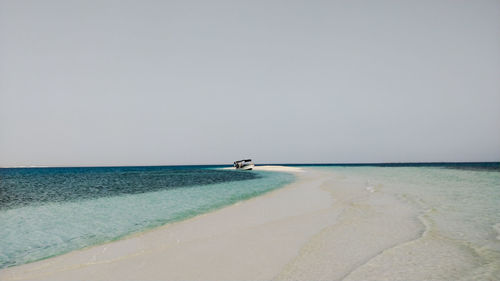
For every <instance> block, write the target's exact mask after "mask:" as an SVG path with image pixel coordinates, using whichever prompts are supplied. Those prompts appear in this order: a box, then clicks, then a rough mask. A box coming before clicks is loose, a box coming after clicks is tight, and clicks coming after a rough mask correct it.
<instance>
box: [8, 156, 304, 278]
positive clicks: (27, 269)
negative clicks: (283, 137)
mask: <svg viewBox="0 0 500 281" xmlns="http://www.w3.org/2000/svg"><path fill="white" fill-rule="evenodd" d="M220 169H234V168H232V167H223V168H220ZM255 170H257V171H273V172H286V173H292V174H298V173H301V172H302V169H301V168H297V167H285V166H269V165H262V166H256V167H255ZM297 181H298V180H297V178H296V180H295V181H294V182H292V183H290V184H287V185H285V186H282V187H279V188H277V189H274V190H271V191H268V192H266V193H264V194H261V195H258V196H256V197H251V198H248V199H244V200H242V201H238V202H236V203H233V204H231V205H228V206H224V207H222V208H217V209H215V210H212V211H209V212H208V213H203V214H198V215H195V216H193V217H190V218H187V219H185V220H180V221H174V222H170V223H167V224H165V225H161V226H157V227H154V228H150V229H145V230H144V231H140V232H136V233H131V234H128V235H125V236H123V237H120V238H117V239H116V240H112V241H109V242H106V243H103V244H98V245H92V246H89V247H85V248H82V249H78V250H74V251H71V252H67V253H63V254H60V255H56V256H52V257H48V258H45V259H41V260H38V261H34V262H30V263H27V264H22V265H18V266H13V267H7V268H3V269H0V279H1V280H4V278H7V279H6V280H24V279H25V277H26V278H28V279H29V280H32V279H33V278H35V279H39V278H38V277H34V276H32V273H33V272H34V271H37V270H38V269H39V268H45V267H46V266H48V265H52V264H54V263H58V262H59V261H60V260H63V259H66V258H67V257H68V256H71V258H72V257H73V256H80V255H82V256H85V255H86V253H87V252H93V251H95V249H96V248H99V250H102V249H107V247H108V245H113V244H116V243H118V244H122V243H123V244H127V243H126V242H125V241H128V240H135V239H139V240H141V239H143V238H142V237H143V236H147V235H149V234H150V233H153V232H159V231H165V230H166V229H168V228H171V227H174V226H176V225H177V224H186V223H187V224H189V223H190V222H191V221H193V220H198V219H200V218H203V217H205V216H207V215H211V214H214V213H217V212H219V211H222V210H225V209H228V208H232V207H234V206H238V205H240V204H242V203H246V202H250V201H252V200H255V199H258V198H261V197H266V196H269V195H270V194H273V193H275V192H279V191H280V190H282V189H286V188H288V187H289V186H290V185H293V184H294V183H295V182H297ZM121 246H122V245H119V247H121ZM125 247H128V246H125ZM127 250H132V249H126V250H125V252H127ZM106 251H107V250H103V252H106ZM119 252H121V251H119ZM118 255H120V254H118ZM94 257H96V256H93V257H92V259H90V260H87V261H84V260H81V262H82V263H81V264H79V265H77V264H74V265H73V266H69V268H80V267H85V266H88V265H91V264H95V263H99V262H97V261H96V259H95V258H94ZM75 260H80V259H79V258H78V257H77V258H76V259H75ZM77 263H78V262H77ZM63 268H64V269H62V271H66V269H67V268H68V267H67V266H63ZM60 271H61V270H60V269H56V270H55V272H60ZM47 274H48V273H47V272H44V273H41V275H40V278H42V279H43V277H41V276H46V275H47ZM36 275H37V276H38V274H36ZM29 276H31V277H29ZM69 278H70V279H71V278H77V279H78V278H79V277H77V276H73V277H69ZM111 278H112V277H111ZM50 279H52V278H50ZM63 279H64V278H63ZM112 279H113V278H112ZM139 279H140V278H139Z"/></svg>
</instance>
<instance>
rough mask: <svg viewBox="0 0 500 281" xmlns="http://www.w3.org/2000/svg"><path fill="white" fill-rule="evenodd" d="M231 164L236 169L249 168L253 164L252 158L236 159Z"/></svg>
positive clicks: (251, 167)
mask: <svg viewBox="0 0 500 281" xmlns="http://www.w3.org/2000/svg"><path fill="white" fill-rule="evenodd" d="M233 166H234V167H235V168H236V170H251V169H253V167H255V165H254V164H253V162H252V159H243V160H238V161H234V164H233Z"/></svg>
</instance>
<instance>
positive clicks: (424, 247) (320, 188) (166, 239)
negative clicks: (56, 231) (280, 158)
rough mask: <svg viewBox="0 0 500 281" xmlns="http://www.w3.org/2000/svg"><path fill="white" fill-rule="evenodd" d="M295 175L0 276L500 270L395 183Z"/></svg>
mask: <svg viewBox="0 0 500 281" xmlns="http://www.w3.org/2000/svg"><path fill="white" fill-rule="evenodd" d="M289 168H290V167H276V166H273V167H267V168H266V167H262V166H258V168H256V170H258V169H274V170H276V169H277V170H281V171H285V170H287V171H288V172H292V173H294V174H295V175H296V180H295V181H294V182H292V183H290V184H288V185H286V186H284V187H282V188H278V189H275V190H273V191H270V192H267V193H265V194H263V195H260V196H257V197H253V198H250V199H248V200H244V201H240V202H237V203H235V204H232V205H229V206H226V207H224V208H221V209H218V210H215V211H212V212H209V213H205V214H201V215H197V216H195V217H192V218H190V219H187V220H183V221H179V222H175V223H171V224H167V225H164V226H160V227H158V228H155V229H151V230H148V231H145V232H141V233H137V234H134V235H131V236H130V237H126V238H124V239H122V240H118V241H114V242H110V243H106V244H103V245H98V246H93V247H91V248H86V249H82V250H77V251H73V252H70V253H68V254H64V255H61V256H57V257H53V258H49V259H46V260H42V261H38V262H34V263H30V264H25V265H20V266H16V267H11V268H6V269H3V270H1V271H0V279H1V280H75V279H78V280H81V279H91V280H95V279H99V280H381V279H391V280H458V279H460V278H462V277H463V276H475V275H473V273H470V272H474V270H483V269H484V267H483V266H484V265H486V267H487V266H488V264H490V263H491V264H492V266H495V264H496V263H495V262H494V261H495V259H496V256H495V255H493V256H488V255H485V256H481V257H480V256H478V255H477V253H474V249H473V248H470V247H467V245H464V244H463V243H457V242H460V241H454V240H452V239H449V238H446V237H444V236H442V235H441V234H440V233H439V232H438V230H437V229H435V228H434V226H433V224H434V223H433V222H432V220H430V218H429V217H428V214H430V213H429V212H432V208H429V206H427V205H425V204H423V205H422V202H420V201H418V197H417V198H415V197H411V196H407V195H406V194H405V193H400V192H402V191H401V190H404V189H400V188H394V186H393V185H391V183H390V182H389V183H388V182H385V181H375V182H371V181H367V180H366V178H363V177H362V176H361V177H360V176H352V175H349V174H345V173H343V172H339V171H335V170H328V169H321V168H308V167H306V168H297V167H292V168H294V169H289ZM394 184H395V186H396V187H397V186H399V185H400V184H404V183H401V182H399V181H398V182H397V183H394ZM415 199H417V201H415ZM493 254H494V253H493ZM492 261H493V262H492ZM486 270H488V269H487V268H486ZM491 272H492V273H489V272H486V273H485V274H486V275H484V276H490V275H488V274H492V276H493V275H494V274H495V271H494V270H491ZM470 274H472V275H470ZM484 279H485V280H488V279H487V278H484Z"/></svg>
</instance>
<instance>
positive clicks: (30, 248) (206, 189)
mask: <svg viewBox="0 0 500 281" xmlns="http://www.w3.org/2000/svg"><path fill="white" fill-rule="evenodd" d="M293 178H294V177H293V175H291V174H286V173H276V172H262V171H231V170H219V169H208V168H200V167H180V168H179V167H118V168H117V167H114V168H43V169H0V195H1V196H0V198H1V199H0V225H1V228H0V268H4V267H8V266H14V265H20V264H23V263H27V262H32V261H36V260H39V259H43V258H47V257H51V256H54V255H59V254H62V253H65V252H69V251H72V250H75V249H80V248H84V247H88V246H92V245H96V244H100V243H104V242H108V241H112V240H116V239H118V238H120V237H123V236H125V235H128V234H131V233H134V232H140V231H144V230H146V229H150V228H153V227H156V226H160V225H163V224H165V223H168V222H173V221H179V220H183V219H187V218H189V217H192V216H195V215H197V214H201V213H205V212H208V211H210V210H214V209H216V208H220V207H222V206H226V205H229V204H232V203H234V202H237V201H239V200H243V199H247V198H250V197H253V196H257V195H259V194H262V193H264V192H267V191H270V190H273V189H276V188H278V187H281V186H283V185H285V184H287V183H289V182H291V181H293Z"/></svg>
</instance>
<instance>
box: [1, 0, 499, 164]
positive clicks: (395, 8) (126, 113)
mask: <svg viewBox="0 0 500 281" xmlns="http://www.w3.org/2000/svg"><path fill="white" fill-rule="evenodd" d="M244 157H251V158H254V160H255V161H256V163H264V162H268V163H269V162H272V163H290V162H292V163H304V162H308V163H311V162H322V163H325V162H408V161H410V162H419V161H499V160H500V1H481V0H480V1H459V0H447V1H444V0H418V1H399V0H398V1H387V0H380V1H356V0H353V1H351V0H346V1H333V0H332V1H305V0H304V1H294V0H292V1H268V0H266V1H234V0H231V1H203V0H196V1H190V0H180V1H66V0H61V1H50V0H48V1H16V0H11V1H6V0H0V166H18V165H64V166H71V165H160V164H167V165H168V164H208V163H232V161H234V160H237V159H239V158H244Z"/></svg>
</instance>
